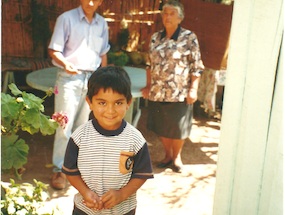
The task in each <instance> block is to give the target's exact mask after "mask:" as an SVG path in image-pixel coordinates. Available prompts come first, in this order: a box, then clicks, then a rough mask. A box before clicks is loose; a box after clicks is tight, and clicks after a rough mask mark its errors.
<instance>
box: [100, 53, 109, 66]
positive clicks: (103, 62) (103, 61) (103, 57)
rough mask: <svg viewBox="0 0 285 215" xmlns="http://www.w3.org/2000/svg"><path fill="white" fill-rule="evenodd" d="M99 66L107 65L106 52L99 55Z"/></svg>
mask: <svg viewBox="0 0 285 215" xmlns="http://www.w3.org/2000/svg"><path fill="white" fill-rule="evenodd" d="M101 59H102V61H101V66H102V67H104V66H107V65H108V59H107V54H104V55H102V56H101Z"/></svg>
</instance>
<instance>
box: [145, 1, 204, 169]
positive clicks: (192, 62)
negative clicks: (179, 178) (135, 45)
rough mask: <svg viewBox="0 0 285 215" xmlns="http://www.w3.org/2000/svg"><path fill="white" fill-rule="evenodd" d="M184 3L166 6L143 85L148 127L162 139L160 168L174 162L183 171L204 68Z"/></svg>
mask: <svg viewBox="0 0 285 215" xmlns="http://www.w3.org/2000/svg"><path fill="white" fill-rule="evenodd" d="M183 18H184V7H183V5H182V4H181V3H179V2H178V1H174V0H169V1H167V2H166V3H165V4H164V5H163V8H162V22H163V25H164V29H163V30H161V31H159V32H156V33H154V34H153V35H152V37H151V40H150V45H149V49H150V50H149V57H150V67H149V68H147V86H146V87H145V88H143V89H141V91H142V94H143V97H144V98H145V99H148V100H149V103H148V104H149V111H148V123H147V127H148V129H150V130H151V131H153V132H155V133H156V134H157V135H158V136H159V139H160V141H161V142H162V144H163V146H164V150H165V157H164V159H163V160H162V161H160V162H159V163H158V165H157V167H158V168H165V167H168V166H171V167H172V169H173V171H175V172H181V171H182V167H183V163H182V160H181V150H182V147H183V144H184V141H185V139H186V138H188V137H189V136H190V131H191V125H192V122H191V121H192V109H193V103H194V102H195V101H196V100H197V88H198V84H199V78H200V75H201V73H202V71H203V69H204V66H203V62H202V60H201V55H200V50H199V44H198V40H197V36H196V35H195V34H194V33H193V32H192V31H190V30H187V29H184V28H182V27H181V26H180V23H181V22H182V20H183Z"/></svg>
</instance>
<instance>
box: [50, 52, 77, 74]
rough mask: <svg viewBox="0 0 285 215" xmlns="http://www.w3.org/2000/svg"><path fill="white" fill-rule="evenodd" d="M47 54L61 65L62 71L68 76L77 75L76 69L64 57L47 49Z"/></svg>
mask: <svg viewBox="0 0 285 215" xmlns="http://www.w3.org/2000/svg"><path fill="white" fill-rule="evenodd" d="M48 53H49V55H50V57H51V58H52V59H53V60H54V61H55V62H56V63H57V64H59V65H61V66H62V67H63V68H64V70H65V71H66V72H67V73H69V74H77V73H78V72H79V71H78V70H77V69H76V67H75V66H74V65H73V64H72V63H70V62H68V61H67V60H66V59H65V57H64V56H63V54H62V53H61V52H59V51H55V50H53V49H49V50H48Z"/></svg>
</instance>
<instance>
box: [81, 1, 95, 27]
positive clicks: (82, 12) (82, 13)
mask: <svg viewBox="0 0 285 215" xmlns="http://www.w3.org/2000/svg"><path fill="white" fill-rule="evenodd" d="M78 13H79V18H80V20H82V19H85V14H84V11H83V9H82V6H81V5H80V6H79V7H78ZM94 21H95V22H97V21H98V16H96V13H95V15H94V16H93V20H92V23H93V22H94Z"/></svg>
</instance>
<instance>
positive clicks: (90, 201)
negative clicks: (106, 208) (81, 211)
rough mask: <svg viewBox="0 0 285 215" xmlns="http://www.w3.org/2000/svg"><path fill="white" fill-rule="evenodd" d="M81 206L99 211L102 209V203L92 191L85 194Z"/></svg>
mask: <svg viewBox="0 0 285 215" xmlns="http://www.w3.org/2000/svg"><path fill="white" fill-rule="evenodd" d="M83 204H84V205H86V206H87V207H88V208H91V209H96V210H101V209H103V202H102V201H101V199H100V198H99V197H98V195H97V194H96V193H95V192H93V191H92V190H90V191H88V192H86V193H85V195H84V196H83Z"/></svg>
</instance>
